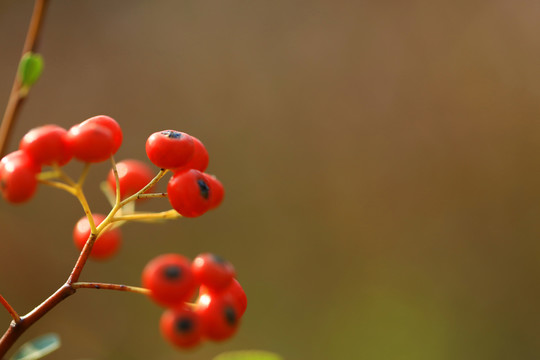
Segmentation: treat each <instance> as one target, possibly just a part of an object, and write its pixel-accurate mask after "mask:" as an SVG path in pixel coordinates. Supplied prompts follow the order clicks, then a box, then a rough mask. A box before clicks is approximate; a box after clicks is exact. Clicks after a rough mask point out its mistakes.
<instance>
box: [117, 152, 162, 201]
mask: <svg viewBox="0 0 540 360" xmlns="http://www.w3.org/2000/svg"><path fill="white" fill-rule="evenodd" d="M116 170H117V171H118V180H119V183H120V197H121V198H126V197H128V196H130V195H133V194H135V193H136V192H138V191H139V190H141V189H142V188H143V187H145V186H146V184H148V183H149V182H150V181H151V180H152V178H153V177H154V174H153V173H152V170H151V169H150V167H149V166H148V165H146V164H145V163H143V162H141V161H138V160H123V161H120V162H119V163H117V164H116ZM107 183H108V184H109V187H110V188H111V189H112V190H113V192H114V191H116V179H115V177H114V172H113V170H112V169H111V171H110V172H109V175H108V176H107ZM150 190H151V189H149V190H148V191H150Z"/></svg>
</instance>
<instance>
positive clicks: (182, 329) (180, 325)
mask: <svg viewBox="0 0 540 360" xmlns="http://www.w3.org/2000/svg"><path fill="white" fill-rule="evenodd" d="M174 327H175V328H176V331H178V332H179V333H182V334H185V333H189V332H190V331H192V330H193V328H194V327H195V324H193V320H192V319H190V318H187V317H179V318H177V319H176V321H175V324H174Z"/></svg>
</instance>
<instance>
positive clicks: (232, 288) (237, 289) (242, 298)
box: [199, 279, 247, 317]
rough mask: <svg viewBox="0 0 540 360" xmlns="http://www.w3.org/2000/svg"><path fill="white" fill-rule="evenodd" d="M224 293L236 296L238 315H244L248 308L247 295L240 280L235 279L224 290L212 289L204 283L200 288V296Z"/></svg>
mask: <svg viewBox="0 0 540 360" xmlns="http://www.w3.org/2000/svg"><path fill="white" fill-rule="evenodd" d="M223 293H229V294H230V295H231V296H232V297H233V298H234V300H235V301H236V303H237V304H238V316H239V317H242V316H243V315H244V313H245V312H246V309H247V296H246V293H245V291H244V289H243V288H242V285H240V283H239V282H238V280H236V279H233V281H232V282H231V284H230V285H229V286H228V287H227V288H225V289H222V290H211V289H209V288H208V287H206V286H204V285H202V286H201V287H200V289H199V296H202V295H205V294H206V295H210V296H219V295H220V294H223Z"/></svg>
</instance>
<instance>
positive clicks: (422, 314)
mask: <svg viewBox="0 0 540 360" xmlns="http://www.w3.org/2000/svg"><path fill="white" fill-rule="evenodd" d="M32 6H33V2H32V1H29V0H24V1H15V0H0V100H1V101H2V103H3V105H2V109H3V108H4V106H5V103H7V99H8V94H9V91H10V89H11V84H12V81H13V77H14V74H15V71H16V67H17V63H18V59H19V56H20V51H21V49H22V45H23V41H24V36H25V33H26V28H27V25H28V22H29V19H30V15H31V11H32ZM539 14H540V3H535V2H531V1H522V0H517V1H506V0H494V1H477V0H472V1H471V0H468V1H440V0H429V1H428V0H417V1H397V0H387V1H353V0H349V1H347V0H345V1H333V2H330V1H324V0H310V1H301V0H274V1H235V0H231V1H200V0H199V1H191V0H183V1H172V0H168V1H167V0H163V1H151V2H150V1H142V0H138V1H129V2H126V1H105V0H94V1H65V0H64V1H60V0H53V1H51V5H50V7H49V10H48V13H47V16H46V21H45V26H44V29H43V34H42V35H43V36H42V42H41V53H42V54H43V57H44V59H45V71H44V73H43V76H42V78H41V79H40V81H39V82H38V83H37V84H36V86H35V87H34V88H33V89H32V91H31V93H30V97H29V99H28V101H27V103H26V104H25V106H24V108H23V110H22V112H21V114H20V117H19V120H18V123H17V124H16V126H15V128H14V134H13V138H12V142H11V143H10V145H9V150H10V151H11V150H14V149H16V147H17V143H18V141H19V139H20V138H21V137H22V136H23V135H24V134H25V133H26V132H27V131H28V130H29V129H30V128H32V127H35V126H38V125H42V124H45V123H55V124H59V125H61V126H64V127H70V126H72V125H73V124H75V123H78V122H80V121H82V120H85V119H86V118H88V117H91V116H94V115H98V114H107V115H110V116H112V117H114V118H115V119H117V120H118V122H119V123H120V124H121V125H122V127H123V130H124V139H125V140H124V145H123V147H122V148H121V149H120V151H119V153H118V154H117V156H116V158H117V160H121V159H125V158H137V159H146V155H145V150H144V144H145V141H146V138H147V137H148V135H149V134H151V133H153V132H155V131H158V130H162V129H168V128H173V129H177V130H180V131H185V132H188V133H190V134H192V135H194V136H196V137H198V138H199V139H201V140H202V141H203V142H204V143H205V145H206V147H207V149H208V151H209V153H210V166H209V169H208V172H210V173H213V174H216V175H217V177H218V178H219V179H220V180H221V181H222V182H223V183H224V185H225V188H226V198H225V201H224V203H223V204H222V206H221V207H220V208H219V209H217V210H215V211H212V212H210V213H208V214H206V215H204V216H202V217H200V218H196V219H181V220H178V221H174V222H169V223H166V224H164V225H147V224H129V225H127V226H125V227H124V228H123V231H124V236H125V239H124V247H123V248H122V250H121V253H120V254H119V255H118V256H117V257H116V258H114V259H113V260H111V261H108V262H102V263H99V262H92V263H89V264H88V266H87V267H86V268H85V270H84V272H83V275H82V279H81V280H85V281H102V282H115V283H124V284H132V285H139V284H140V273H141V270H142V268H143V267H144V265H145V264H146V262H147V261H149V260H150V259H151V258H153V257H154V256H156V255H159V254H162V253H167V252H177V253H182V254H185V255H186V256H188V257H190V258H193V257H195V256H196V255H197V254H199V253H201V252H206V251H211V252H215V253H217V254H220V255H222V256H224V257H225V258H227V259H229V260H230V261H231V262H232V263H233V264H234V265H235V267H236V270H237V273H238V279H239V280H240V282H241V283H242V285H243V286H244V288H245V290H246V292H247V295H248V299H249V305H248V310H247V312H246V315H245V317H244V319H243V324H242V326H241V328H240V330H239V332H238V333H237V335H236V336H235V337H234V338H233V339H232V340H230V341H227V342H225V343H219V344H213V343H206V344H204V345H203V346H201V347H200V348H198V349H197V350H195V351H190V352H179V351H177V350H175V349H173V348H172V347H171V346H169V345H168V344H167V343H166V342H165V341H164V340H163V339H162V338H161V336H160V334H159V330H158V321H159V317H160V315H161V312H162V310H161V309H160V308H159V307H158V306H156V305H155V304H153V303H151V301H149V300H148V299H146V298H145V297H143V296H139V295H136V294H129V293H120V292H113V291H94V290H80V291H79V292H78V293H77V295H76V296H73V297H71V298H69V299H68V300H66V301H65V302H63V303H62V304H60V306H58V307H57V308H56V309H54V310H53V311H52V312H51V313H49V314H48V315H47V316H46V317H45V318H43V319H42V320H41V321H39V322H38V323H37V324H36V325H35V326H34V327H32V328H31V330H30V331H28V332H27V333H26V334H25V335H24V336H23V338H22V339H21V340H19V342H18V344H19V345H20V344H22V343H23V341H24V340H28V339H30V338H33V337H36V336H38V335H40V334H43V333H45V332H51V331H52V332H57V333H59V334H60V336H61V338H62V340H63V347H62V348H61V349H60V350H59V351H58V352H57V353H55V355H53V356H52V358H56V359H83V358H84V359H192V360H195V359H211V358H212V357H213V356H215V355H216V354H218V353H221V352H223V351H226V350H240V349H264V350H269V351H274V352H277V353H279V354H281V355H282V356H283V357H284V358H285V359H288V360H292V359H301V360H303V359H306V360H307V359H310V360H323V359H324V360H326V359H374V360H378V359H381V360H387V359H399V360H402V359H411V360H413V359H414V360H419V359H426V360H427V359H430V360H432V359H442V360H444V359H490V360H493V359H538V358H540V332H538V325H539V323H540V311H538V303H539V301H540V281H539V277H540V261H539V260H540V242H539V236H540V222H539V221H538V220H539V218H540V186H539V185H540V171H539V169H540V166H539V165H540V164H539V162H540V142H539V141H538V139H539V138H540V121H539V119H540V105H539V103H538V99H539V98H540V71H539V64H540V61H539V60H540V41H539V40H538V34H539V33H540V22H539V21H538V15H539ZM81 167H82V166H80V165H78V164H74V165H70V166H69V167H68V171H69V172H70V173H71V174H73V176H76V175H77V173H78V172H79V171H80V169H81ZM107 171H108V166H107V164H101V165H97V166H95V167H94V168H93V170H92V171H91V176H90V179H89V181H88V183H87V186H86V191H87V193H88V197H89V198H90V202H91V205H92V207H93V209H95V211H97V212H106V211H107V210H108V206H107V203H106V201H105V198H104V197H103V196H102V194H101V193H100V192H99V189H98V183H99V182H100V181H101V180H102V179H104V177H105V176H106V173H107ZM141 208H144V209H146V210H149V211H154V210H155V211H159V210H162V209H165V208H167V202H166V200H163V199H158V200H154V201H152V202H149V203H147V204H145V205H143V206H142V207H141ZM82 215H83V213H82V210H81V209H80V208H79V206H78V204H77V203H76V201H75V199H73V198H71V197H70V196H68V195H67V194H66V193H63V192H60V191H58V190H55V189H50V188H40V189H39V191H38V194H37V195H36V197H35V198H34V199H33V201H31V202H29V203H27V204H24V205H20V206H12V205H9V204H7V203H5V202H4V201H2V202H0V239H1V240H0V293H1V294H2V295H3V296H5V297H6V298H7V299H8V300H9V301H10V302H11V303H12V304H13V305H14V306H15V307H16V309H17V310H19V311H20V312H22V313H24V312H26V311H29V310H31V309H32V308H33V307H34V306H35V305H37V304H38V303H40V302H41V301H42V300H43V299H44V298H45V297H47V296H48V295H49V294H50V293H52V292H53V291H54V290H55V289H56V288H57V287H58V286H59V285H60V284H61V283H63V281H65V279H66V277H67V275H68V273H69V271H70V269H71V267H72V266H73V263H74V261H75V259H76V256H77V251H76V250H75V248H74V246H73V244H72V240H71V232H72V228H73V225H74V224H75V222H76V221H77V220H78V219H79V218H80V217H81V216H82ZM0 321H1V322H2V323H3V324H4V325H5V327H6V328H7V325H8V323H9V321H10V318H9V315H8V314H7V313H6V312H4V311H0Z"/></svg>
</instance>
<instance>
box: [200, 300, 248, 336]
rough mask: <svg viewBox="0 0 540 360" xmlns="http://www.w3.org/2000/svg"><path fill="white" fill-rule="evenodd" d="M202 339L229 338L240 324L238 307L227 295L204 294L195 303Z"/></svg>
mask: <svg viewBox="0 0 540 360" xmlns="http://www.w3.org/2000/svg"><path fill="white" fill-rule="evenodd" d="M195 311H196V312H197V314H198V315H199V316H200V318H201V323H202V332H203V335H204V337H206V338H208V339H210V340H214V341H221V340H225V339H228V338H230V337H231V336H232V335H234V333H235V332H236V330H237V329H238V325H239V323H240V315H239V314H240V306H239V304H238V302H237V301H236V300H235V299H234V297H232V295H231V294H229V293H220V294H213V293H209V294H204V295H201V296H200V297H199V300H198V301H197V307H196V310H195Z"/></svg>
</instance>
